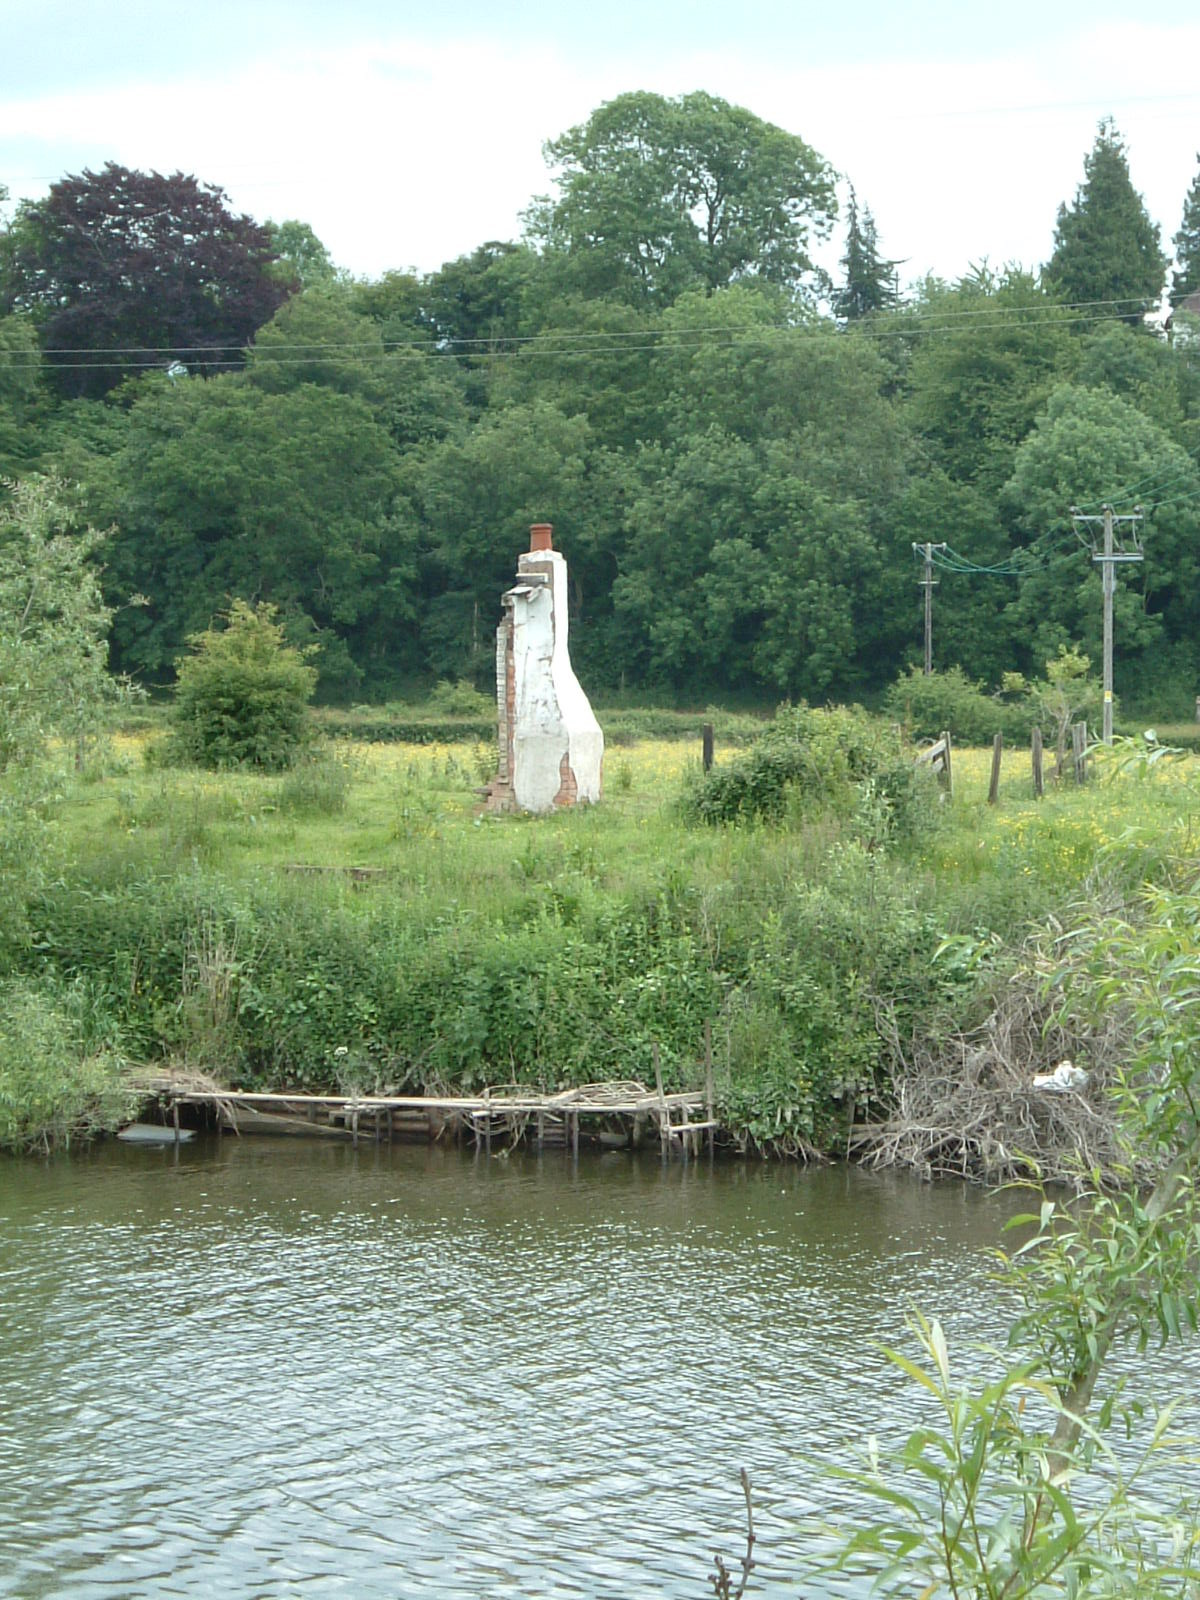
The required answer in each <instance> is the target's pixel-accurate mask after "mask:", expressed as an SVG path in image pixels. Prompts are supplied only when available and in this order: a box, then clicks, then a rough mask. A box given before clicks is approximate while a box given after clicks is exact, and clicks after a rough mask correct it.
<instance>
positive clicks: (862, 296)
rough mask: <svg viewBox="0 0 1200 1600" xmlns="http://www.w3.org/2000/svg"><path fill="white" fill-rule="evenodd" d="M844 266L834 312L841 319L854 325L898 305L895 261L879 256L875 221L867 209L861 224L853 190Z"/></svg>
mask: <svg viewBox="0 0 1200 1600" xmlns="http://www.w3.org/2000/svg"><path fill="white" fill-rule="evenodd" d="M841 265H842V267H843V269H844V270H845V274H846V276H845V280H844V282H843V284H842V287H841V288H840V289H839V290H838V291H837V293H836V294H835V295H834V310H835V311H836V312H837V314H838V316H839V317H845V319H846V321H847V322H852V321H854V320H855V319H856V318H858V317H865V316H869V315H870V313H871V312H873V311H885V310H887V309H888V307H889V306H892V305H894V304H895V302H896V290H895V270H896V266H897V265H898V263H897V262H895V261H885V260H884V258H883V257H882V256H881V255H880V254H879V240H878V237H877V235H876V231H875V218H874V217H873V216H872V215H871V213H870V210H869V209H867V208H866V207H864V209H863V213H862V221H861V222H860V221H859V213H858V196H857V194H856V193H855V192H854V186H853V184H851V186H850V203H849V206H848V207H847V226H846V254H845V255H844V256H843V257H842V260H841Z"/></svg>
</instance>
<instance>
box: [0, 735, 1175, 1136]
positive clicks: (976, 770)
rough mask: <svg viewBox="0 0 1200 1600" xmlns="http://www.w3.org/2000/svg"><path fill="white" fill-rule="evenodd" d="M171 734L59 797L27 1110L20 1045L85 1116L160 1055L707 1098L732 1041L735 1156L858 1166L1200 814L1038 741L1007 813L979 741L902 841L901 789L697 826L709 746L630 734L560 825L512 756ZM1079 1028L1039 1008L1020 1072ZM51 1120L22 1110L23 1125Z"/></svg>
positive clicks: (18, 979)
mask: <svg viewBox="0 0 1200 1600" xmlns="http://www.w3.org/2000/svg"><path fill="white" fill-rule="evenodd" d="M146 750H147V738H146V736H140V737H138V738H133V739H125V740H122V741H118V744H117V747H116V752H115V755H114V756H113V757H111V758H110V759H109V761H108V763H107V766H106V768H104V769H102V770H101V771H99V772H95V773H92V774H91V775H85V777H84V778H83V779H80V780H72V781H71V783H70V784H69V786H68V787H67V788H66V789H64V792H63V797H62V800H61V801H60V803H59V804H58V806H57V809H56V812H55V830H56V851H57V861H56V863H55V868H54V871H53V872H52V873H51V874H49V875H48V876H47V877H46V878H45V880H44V882H43V884H42V886H41V887H40V888H39V889H38V890H37V891H36V893H35V894H34V895H33V897H32V899H31V902H30V906H29V921H28V930H27V937H26V939H25V940H24V941H23V942H22V943H14V944H13V945H12V946H11V947H10V949H9V950H8V951H7V953H6V956H5V963H6V967H7V974H8V977H7V983H8V985H9V988H10V990H11V991H12V992H14V993H17V992H19V993H20V994H21V995H22V996H23V997H24V998H23V1004H24V1005H25V1006H26V1008H27V1009H36V1008H37V1007H39V1006H40V1007H41V1008H42V1013H43V1014H44V1015H45V1016H48V1017H51V1018H52V1019H53V1021H52V1023H51V1024H50V1025H49V1026H48V1027H44V1028H43V1029H42V1032H41V1035H40V1037H43V1038H45V1037H50V1038H53V1039H54V1040H55V1041H56V1043H55V1050H54V1052H51V1055H52V1056H53V1057H54V1059H53V1060H52V1061H51V1063H50V1067H51V1069H52V1070H51V1071H46V1070H44V1069H45V1063H44V1062H43V1063H39V1062H38V1060H37V1059H36V1056H37V1051H36V1050H35V1051H34V1052H33V1056H32V1058H31V1053H30V1051H29V1050H28V1049H26V1048H25V1047H24V1045H23V1044H22V1040H21V1038H20V1036H19V1034H18V1033H16V1032H14V1033H13V1035H12V1037H11V1038H10V1039H9V1042H8V1044H7V1045H6V1046H5V1050H4V1058H5V1061H6V1063H8V1064H7V1065H6V1066H5V1068H4V1071H5V1072H6V1073H7V1075H8V1077H7V1079H6V1081H7V1082H8V1083H9V1085H10V1088H9V1090H7V1091H6V1093H7V1100H6V1101H5V1102H4V1103H6V1104H9V1105H10V1108H11V1107H12V1105H13V1103H14V1098H19V1095H20V1093H21V1092H22V1091H21V1088H20V1084H18V1087H17V1089H16V1090H12V1089H11V1083H12V1079H13V1073H14V1070H15V1069H14V1063H16V1064H17V1066H19V1068H20V1071H21V1072H22V1073H23V1074H24V1076H23V1078H22V1079H21V1083H23V1084H25V1086H26V1088H27V1089H28V1087H29V1084H30V1083H31V1082H32V1081H33V1080H36V1079H37V1078H38V1075H39V1073H43V1075H44V1076H50V1075H52V1074H57V1075H58V1077H59V1079H60V1080H61V1083H62V1090H63V1100H64V1106H65V1105H66V1103H67V1102H68V1101H69V1100H70V1097H71V1095H72V1094H76V1093H77V1092H78V1088H79V1084H78V1081H77V1075H75V1076H72V1074H71V1073H70V1072H68V1071H67V1067H68V1066H69V1065H70V1064H71V1063H72V1062H75V1063H89V1064H90V1067H89V1070H93V1071H97V1072H99V1071H100V1070H101V1068H100V1066H98V1065H97V1064H98V1063H100V1064H102V1065H103V1069H104V1071H103V1074H102V1075H103V1076H104V1077H105V1081H106V1082H109V1081H111V1082H112V1083H114V1084H116V1083H119V1081H120V1067H121V1064H122V1063H128V1062H137V1063H142V1064H147V1063H150V1064H152V1063H168V1064H171V1063H174V1064H178V1065H181V1066H183V1067H186V1068H188V1069H194V1070H203V1071H206V1072H210V1073H212V1074H213V1075H214V1076H215V1077H217V1078H219V1080H220V1081H221V1082H222V1083H223V1084H228V1085H231V1086H234V1087H238V1088H241V1089H247V1090H273V1089H289V1090H308V1091H313V1092H321V1091H332V1092H336V1093H346V1092H352V1093H355V1094H363V1095H368V1094H372V1093H393V1094H398V1093H422V1092H438V1093H451V1092H463V1093H474V1092H477V1091H481V1090H483V1089H484V1088H486V1087H488V1086H499V1085H504V1084H517V1085H521V1086H524V1087H526V1088H529V1089H531V1090H537V1091H538V1092H544V1093H552V1092H556V1091H560V1090H562V1089H565V1088H568V1087H571V1086H573V1085H579V1084H583V1083H594V1082H598V1081H604V1080H611V1079H624V1078H630V1077H636V1078H640V1079H641V1080H642V1081H643V1082H647V1083H653V1073H652V1067H651V1062H652V1058H653V1054H654V1051H655V1048H656V1047H657V1050H658V1053H659V1057H660V1061H661V1066H662V1073H663V1079H664V1084H665V1086H666V1088H667V1090H668V1091H678V1090H684V1089H695V1088H699V1087H702V1085H703V1081H704V1080H703V1066H702V1063H703V1051H704V1046H703V1041H704V1038H705V1033H706V1029H707V1031H708V1034H709V1037H710V1038H711V1040H712V1042H713V1056H714V1076H715V1094H716V1100H717V1114H718V1116H719V1119H720V1121H721V1123H722V1126H723V1128H724V1129H725V1130H726V1131H727V1135H728V1138H729V1139H730V1141H731V1142H732V1143H733V1144H734V1145H735V1146H737V1147H739V1148H741V1149H744V1150H772V1151H778V1152H781V1153H792V1154H802V1153H805V1152H809V1151H839V1152H840V1151H844V1150H845V1148H846V1141H847V1136H848V1133H849V1129H850V1126H851V1124H852V1123H863V1122H867V1123H872V1122H879V1121H881V1120H883V1119H884V1118H887V1117H891V1115H892V1113H893V1111H894V1108H895V1103H896V1093H897V1087H898V1084H899V1083H900V1082H901V1081H902V1080H903V1078H904V1076H905V1074H906V1073H907V1072H908V1071H909V1069H910V1068H911V1067H912V1066H913V1065H914V1063H916V1062H918V1061H919V1060H925V1061H927V1062H928V1061H933V1062H936V1063H937V1064H938V1070H939V1071H943V1072H945V1071H947V1070H949V1068H950V1067H952V1065H953V1062H954V1061H955V1060H956V1059H961V1057H962V1052H961V1048H960V1044H959V1041H961V1040H962V1039H963V1038H969V1037H970V1036H971V1034H972V1031H973V1030H977V1029H979V1028H986V1025H987V1018H988V1016H989V1015H991V1014H992V1013H993V1012H994V1010H995V1004H996V999H997V995H998V994H999V993H1001V992H1002V991H1003V990H1004V986H1005V984H1006V982H1007V981H1008V979H1009V978H1010V977H1011V974H1012V973H1013V972H1014V971H1015V970H1016V969H1017V968H1019V967H1020V964H1021V961H1022V960H1023V959H1024V958H1023V957H1022V955H1021V947H1022V945H1023V943H1024V941H1025V939H1026V936H1027V934H1028V932H1029V931H1030V930H1031V929H1032V928H1034V927H1036V926H1039V925H1044V924H1045V922H1046V919H1047V918H1048V917H1055V916H1056V917H1058V919H1059V922H1060V924H1063V925H1065V923H1064V918H1070V917H1078V916H1080V915H1082V914H1083V908H1084V907H1085V906H1086V905H1089V904H1091V905H1095V904H1100V903H1103V904H1107V905H1110V906H1111V905H1114V904H1117V903H1121V902H1123V901H1125V900H1129V899H1130V897H1132V896H1133V895H1135V894H1136V892H1137V890H1138V887H1139V885H1140V884H1141V883H1142V882H1143V881H1144V880H1146V879H1147V878H1149V879H1151V880H1154V879H1156V878H1157V879H1159V880H1162V879H1164V878H1165V877H1166V876H1169V875H1170V874H1171V873H1173V872H1176V871H1177V870H1178V863H1179V861H1180V860H1181V859H1183V858H1184V857H1185V856H1186V855H1187V854H1188V853H1189V851H1190V850H1191V848H1192V846H1191V837H1192V832H1191V830H1192V829H1193V828H1194V825H1195V822H1196V820H1197V816H1196V813H1197V798H1198V795H1197V789H1196V786H1195V783H1194V781H1192V780H1191V778H1190V777H1189V776H1188V774H1189V773H1190V771H1191V769H1190V768H1178V769H1168V768H1167V766H1166V765H1164V764H1160V765H1159V766H1158V767H1156V768H1155V769H1154V770H1153V771H1150V772H1147V771H1144V770H1143V771H1142V772H1141V773H1140V774H1139V773H1137V772H1135V771H1126V772H1124V773H1121V772H1117V771H1115V770H1114V771H1113V773H1112V774H1111V775H1110V776H1109V777H1108V779H1107V780H1106V781H1101V782H1097V783H1096V784H1094V785H1091V786H1089V787H1087V788H1084V789H1076V788H1074V786H1071V787H1064V788H1062V789H1060V790H1058V791H1055V792H1052V793H1048V794H1047V796H1046V797H1045V799H1043V800H1042V801H1040V802H1036V801H1034V799H1033V797H1032V793H1031V789H1030V783H1029V777H1028V758H1027V756H1026V755H1024V754H1023V753H1020V752H1015V753H1013V754H1012V755H1010V756H1006V758H1005V765H1004V771H1003V775H1002V779H1001V790H1000V800H999V804H998V805H996V806H989V805H987V803H986V792H987V783H988V770H989V760H990V753H985V752H967V751H960V752H957V753H956V761H955V782H956V791H955V796H954V799H953V801H952V802H950V803H947V804H942V803H939V802H938V801H937V799H936V797H933V798H932V799H931V801H930V803H929V805H928V807H927V808H926V809H925V810H924V811H923V812H922V813H921V815H920V816H919V817H917V818H915V819H914V821H913V825H912V826H911V828H909V830H908V831H907V832H906V833H905V834H904V835H903V836H902V837H897V836H895V835H894V834H892V833H889V831H888V828H887V817H886V814H885V813H886V807H884V806H882V805H881V802H880V799H879V796H878V795H877V794H873V793H872V792H870V791H869V790H867V791H866V792H863V791H862V790H858V791H855V792H854V793H851V794H846V795H843V796H841V798H840V799H839V802H838V803H837V804H836V805H830V804H822V805H819V806H809V807H804V806H800V807H793V808H792V809H790V810H789V812H788V814H787V815H786V817H785V818H784V819H783V820H782V821H781V822H780V823H779V824H777V825H773V826H762V825H751V826H746V825H742V826H725V827H711V826H705V825H702V824H695V823H689V822H687V821H685V820H684V817H683V815H682V814H681V812H680V808H679V799H680V794H681V789H682V786H683V785H684V784H685V783H686V781H687V775H688V771H689V768H690V766H691V765H692V764H693V763H694V759H695V754H696V753H695V752H692V751H690V750H689V749H688V748H687V747H686V746H683V745H680V744H679V743H678V742H666V741H642V742H640V743H637V744H634V745H631V746H629V747H626V748H620V749H616V750H613V751H611V752H610V755H609V761H608V767H607V772H606V798H605V802H604V804H603V805H602V806H600V807H597V808H595V809H594V810H592V811H582V810H581V811H578V812H571V813H564V814H561V815H558V816H554V817H549V818H544V819H529V818H519V817H516V818H514V817H507V818H493V817H486V816H480V815H479V814H478V809H477V808H478V800H477V794H476V789H477V787H478V785H479V784H480V783H481V782H482V781H483V779H484V777H485V776H486V773H485V770H484V769H485V766H487V765H488V763H489V761H490V751H489V750H488V749H487V748H486V747H475V746H470V745H467V746H461V745H458V746H445V745H441V746H439V745H423V746H404V745H399V744H390V745H386V746H385V745H381V744H364V743H351V742H346V743H341V744H338V745H336V746H334V747H333V748H332V749H331V750H329V751H328V752H327V753H326V754H325V755H324V756H323V757H322V758H321V759H319V760H317V761H315V762H313V763H311V764H309V765H308V766H305V767H302V768H300V769H298V770H296V771H295V772H293V773H290V774H286V775H283V776H278V777H270V776H258V775H245V774H231V775H212V774H202V773H198V772H185V771H173V770H161V769H156V768H155V767H153V766H152V765H148V764H147V762H146ZM729 759H733V757H732V756H730V757H729ZM1062 1043H1063V1040H1061V1039H1059V1038H1054V1037H1051V1038H1047V1037H1039V1034H1038V1027H1037V1026H1036V1025H1035V1024H1034V1021H1033V1020H1030V1025H1029V1026H1028V1028H1027V1029H1026V1030H1025V1034H1024V1035H1023V1043H1022V1046H1021V1048H1022V1049H1024V1050H1026V1051H1027V1053H1028V1054H1029V1059H1028V1060H1027V1061H1014V1062H1012V1063H1011V1065H1012V1068H1013V1071H1014V1072H1017V1073H1025V1072H1028V1075H1029V1076H1030V1077H1031V1076H1032V1072H1033V1071H1034V1070H1041V1069H1044V1068H1047V1067H1052V1066H1053V1065H1055V1064H1056V1060H1057V1059H1058V1057H1057V1055H1056V1058H1055V1060H1050V1059H1049V1056H1050V1055H1051V1054H1054V1053H1055V1052H1056V1050H1057V1048H1058V1047H1059V1045H1061V1044H1062ZM42 1048H43V1047H42V1046H41V1045H39V1046H38V1049H42ZM1064 1053H1065V1051H1064ZM18 1058H20V1059H19V1060H18ZM55 1062H57V1065H55ZM1021 1081H1024V1080H1021ZM87 1094H88V1095H90V1096H91V1104H92V1105H93V1111H92V1112H90V1113H89V1116H90V1117H91V1120H92V1123H93V1125H103V1123H104V1121H105V1117H106V1116H108V1117H109V1119H110V1120H111V1113H112V1111H113V1110H114V1108H116V1109H119V1107H117V1105H116V1102H115V1101H114V1102H112V1103H110V1104H108V1105H104V1104H103V1103H102V1102H103V1100H104V1096H103V1095H100V1096H97V1095H96V1093H95V1089H94V1085H92V1087H91V1088H89V1089H88V1090H87ZM49 1098H53V1097H52V1096H50V1097H49ZM37 1115H38V1116H41V1117H42V1118H43V1125H44V1126H46V1127H50V1128H52V1129H54V1130H55V1133H56V1135H57V1136H60V1137H61V1134H62V1130H63V1129H64V1128H66V1127H67V1126H69V1124H70V1120H71V1119H70V1116H69V1114H68V1113H67V1111H66V1110H65V1109H64V1111H63V1112H62V1114H61V1116H60V1115H59V1114H58V1113H55V1114H54V1115H48V1112H47V1095H45V1094H43V1095H42V1097H41V1100H40V1101H39V1109H38V1111H37ZM22 1130H24V1133H22ZM32 1136H36V1126H35V1120H34V1118H33V1117H30V1116H26V1117H25V1118H24V1121H23V1122H22V1121H21V1119H20V1117H19V1115H18V1112H17V1111H15V1110H12V1109H10V1112H9V1123H8V1131H7V1133H6V1142H8V1143H9V1144H19V1143H22V1142H26V1143H28V1142H31V1137H32Z"/></svg>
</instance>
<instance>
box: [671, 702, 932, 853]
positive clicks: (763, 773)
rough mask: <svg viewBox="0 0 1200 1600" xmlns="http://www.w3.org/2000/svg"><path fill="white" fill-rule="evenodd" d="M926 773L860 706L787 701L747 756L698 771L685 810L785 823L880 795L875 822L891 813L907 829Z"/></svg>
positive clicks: (713, 819) (714, 819) (719, 819)
mask: <svg viewBox="0 0 1200 1600" xmlns="http://www.w3.org/2000/svg"><path fill="white" fill-rule="evenodd" d="M925 777H926V775H925V774H922V773H919V772H917V771H916V770H915V769H914V766H913V763H912V761H911V760H910V759H909V758H908V756H907V754H906V753H905V752H904V751H903V750H902V749H901V747H900V741H899V739H898V738H897V736H896V733H895V731H894V730H893V729H892V728H890V727H889V726H888V725H887V724H886V723H883V722H881V721H879V720H878V719H877V718H874V717H870V716H868V715H867V713H866V712H865V711H863V710H862V709H861V708H860V707H857V706H855V707H851V708H849V709H847V708H846V707H841V706H839V707H832V708H830V709H827V710H813V709H812V708H810V707H809V706H806V705H799V706H784V707H781V708H780V710H779V712H778V713H777V715H776V717H775V720H774V722H772V723H770V724H769V725H768V727H767V729H766V731H765V732H764V733H763V734H762V735H761V737H760V738H759V739H758V740H757V741H756V743H755V744H753V745H752V746H751V747H750V749H749V750H747V751H746V752H745V753H744V754H742V755H740V756H738V757H737V758H736V759H735V760H733V761H730V762H727V763H725V764H723V765H721V766H716V767H714V768H713V769H712V771H711V772H708V773H704V774H697V775H695V776H693V777H692V779H691V780H690V781H689V784H688V787H687V789H686V791H685V795H684V801H683V807H684V812H685V815H687V816H689V817H690V818H691V819H692V820H695V821H699V822H710V823H728V822H767V823H779V822H782V821H783V820H784V819H785V817H786V816H788V815H789V814H790V813H792V812H798V813H801V814H803V813H807V812H812V811H817V810H820V809H822V808H827V809H832V810H835V811H841V812H844V813H845V814H846V815H848V816H849V815H851V814H853V813H854V811H855V810H856V808H859V809H861V807H862V802H863V801H864V799H867V798H872V797H873V799H874V800H875V802H876V803H877V812H878V815H877V819H876V821H877V822H878V821H879V820H881V819H882V818H883V815H884V813H886V815H887V818H888V826H889V828H890V827H896V828H897V829H899V830H900V831H907V830H908V828H909V827H910V826H911V824H912V821H913V819H914V816H915V814H916V810H917V809H918V808H919V805H920V796H921V794H922V793H923V791H924V789H925ZM885 831H886V830H885Z"/></svg>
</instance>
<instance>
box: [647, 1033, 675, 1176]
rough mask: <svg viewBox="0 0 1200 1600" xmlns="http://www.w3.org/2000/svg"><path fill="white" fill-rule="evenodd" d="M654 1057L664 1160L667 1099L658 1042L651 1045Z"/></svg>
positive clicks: (659, 1130) (659, 1134)
mask: <svg viewBox="0 0 1200 1600" xmlns="http://www.w3.org/2000/svg"><path fill="white" fill-rule="evenodd" d="M650 1048H651V1051H652V1053H653V1056H654V1087H655V1088H656V1089H657V1090H658V1137H659V1139H660V1141H661V1143H662V1153H663V1160H664V1161H665V1160H666V1158H667V1139H668V1138H669V1137H670V1135H669V1134H668V1132H667V1097H666V1095H665V1094H664V1093H663V1075H662V1059H661V1057H660V1056H659V1053H658V1040H657V1039H655V1040H654V1042H653V1044H652V1045H651V1047H650Z"/></svg>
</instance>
